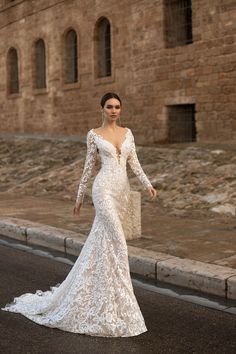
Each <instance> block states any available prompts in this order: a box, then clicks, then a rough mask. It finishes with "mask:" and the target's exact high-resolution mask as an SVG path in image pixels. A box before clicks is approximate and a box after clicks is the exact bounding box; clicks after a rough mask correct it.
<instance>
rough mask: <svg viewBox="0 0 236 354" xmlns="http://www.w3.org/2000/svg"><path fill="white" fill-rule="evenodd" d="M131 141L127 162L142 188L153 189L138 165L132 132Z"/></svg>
mask: <svg viewBox="0 0 236 354" xmlns="http://www.w3.org/2000/svg"><path fill="white" fill-rule="evenodd" d="M131 139H132V142H131V144H132V145H131V150H130V153H129V156H128V159H127V161H128V163H129V165H130V167H131V169H132V171H133V172H134V173H135V175H136V176H137V177H138V179H139V180H140V182H141V183H142V184H143V186H144V188H145V189H148V188H153V187H152V184H151V182H150V181H149V179H148V178H147V176H146V174H145V173H144V171H143V169H142V167H141V165H140V162H139V160H138V157H137V153H136V147H135V141H134V136H133V133H132V132H131Z"/></svg>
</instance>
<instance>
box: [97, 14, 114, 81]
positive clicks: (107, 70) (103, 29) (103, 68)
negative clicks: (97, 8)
mask: <svg viewBox="0 0 236 354" xmlns="http://www.w3.org/2000/svg"><path fill="white" fill-rule="evenodd" d="M98 76H99V77H104V76H111V26H110V22H109V21H108V20H107V19H106V18H104V19H102V20H101V21H100V22H99V24H98Z"/></svg>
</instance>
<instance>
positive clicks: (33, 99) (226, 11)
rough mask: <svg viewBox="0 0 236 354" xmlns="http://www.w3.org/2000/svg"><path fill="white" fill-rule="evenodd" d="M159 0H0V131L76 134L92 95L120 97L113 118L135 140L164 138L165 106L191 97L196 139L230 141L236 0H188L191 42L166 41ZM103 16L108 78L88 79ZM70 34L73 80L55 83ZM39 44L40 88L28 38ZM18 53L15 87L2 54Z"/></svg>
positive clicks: (94, 105)
mask: <svg viewBox="0 0 236 354" xmlns="http://www.w3.org/2000/svg"><path fill="white" fill-rule="evenodd" d="M164 12H165V11H164V6H163V1H161V0H152V1H149V0H132V1H130V0H120V1H115V0H110V1H105V0H96V1H95V0H86V1H85V0H84V1H76V0H67V1H63V0H47V1H46V0H31V1H24V0H15V1H11V2H9V1H5V0H0V24H1V25H0V107H1V110H0V131H1V132H24V133H27V132H31V133H32V132H33V133H41V134H42V133H43V134H45V135H47V134H49V135H58V134H59V135H79V136H81V137H83V136H85V134H86V132H87V130H88V129H89V128H91V127H97V126H99V125H100V124H101V115H100V110H99V100H100V97H101V95H103V94H104V93H105V92H107V91H116V92H118V93H119V94H120V96H121V98H122V99H123V114H122V118H121V121H122V125H124V126H129V127H130V128H131V129H132V130H133V132H134V134H135V136H136V139H137V142H138V143H141V144H142V143H145V144H152V143H155V142H165V141H166V139H167V133H168V124H167V123H168V108H167V107H168V105H177V104H189V103H190V104H195V110H196V113H195V120H196V130H197V141H207V140H208V141H209V140H214V141H224V140H229V139H236V105H235V101H236V92H235V90H236V85H235V83H236V82H235V81H236V2H235V1H229V0H222V1H219V0H217V1H213V0H211V1H203V0H192V33H193V43H191V44H188V45H181V46H177V47H174V48H167V47H166V42H165V28H164ZM101 16H105V17H106V18H108V20H109V21H110V23H111V33H112V76H111V77H104V78H99V79H98V78H96V76H95V72H94V67H95V63H94V28H95V24H96V21H97V20H98V19H99V18H100V17H101ZM68 28H73V29H74V30H75V31H76V32H77V35H78V70H79V81H78V83H75V84H69V85H68V84H67V85H65V84H64V83H63V79H62V78H63V48H64V47H63V38H64V37H63V35H64V34H65V32H66V31H67V30H68ZM38 38H43V39H44V41H45V44H46V62H47V89H46V90H35V89H33V84H32V77H33V63H32V60H33V59H32V58H33V55H32V52H33V44H34V43H35V41H36V40H37V39H38ZM11 47H14V48H16V49H17V51H18V57H19V81H20V92H19V94H13V95H9V94H8V93H7V89H6V88H7V75H6V57H7V52H8V50H9V48H11Z"/></svg>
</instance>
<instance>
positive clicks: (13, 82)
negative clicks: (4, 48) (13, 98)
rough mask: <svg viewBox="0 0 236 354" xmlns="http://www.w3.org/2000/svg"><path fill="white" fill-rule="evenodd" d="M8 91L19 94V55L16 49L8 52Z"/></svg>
mask: <svg viewBox="0 0 236 354" xmlns="http://www.w3.org/2000/svg"><path fill="white" fill-rule="evenodd" d="M7 66H8V89H9V93H18V92H19V73H18V55H17V51H16V49H15V48H11V49H10V50H9V52H8V60H7Z"/></svg>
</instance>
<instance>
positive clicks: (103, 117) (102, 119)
mask: <svg viewBox="0 0 236 354" xmlns="http://www.w3.org/2000/svg"><path fill="white" fill-rule="evenodd" d="M103 124H104V114H103V112H102V125H103Z"/></svg>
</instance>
